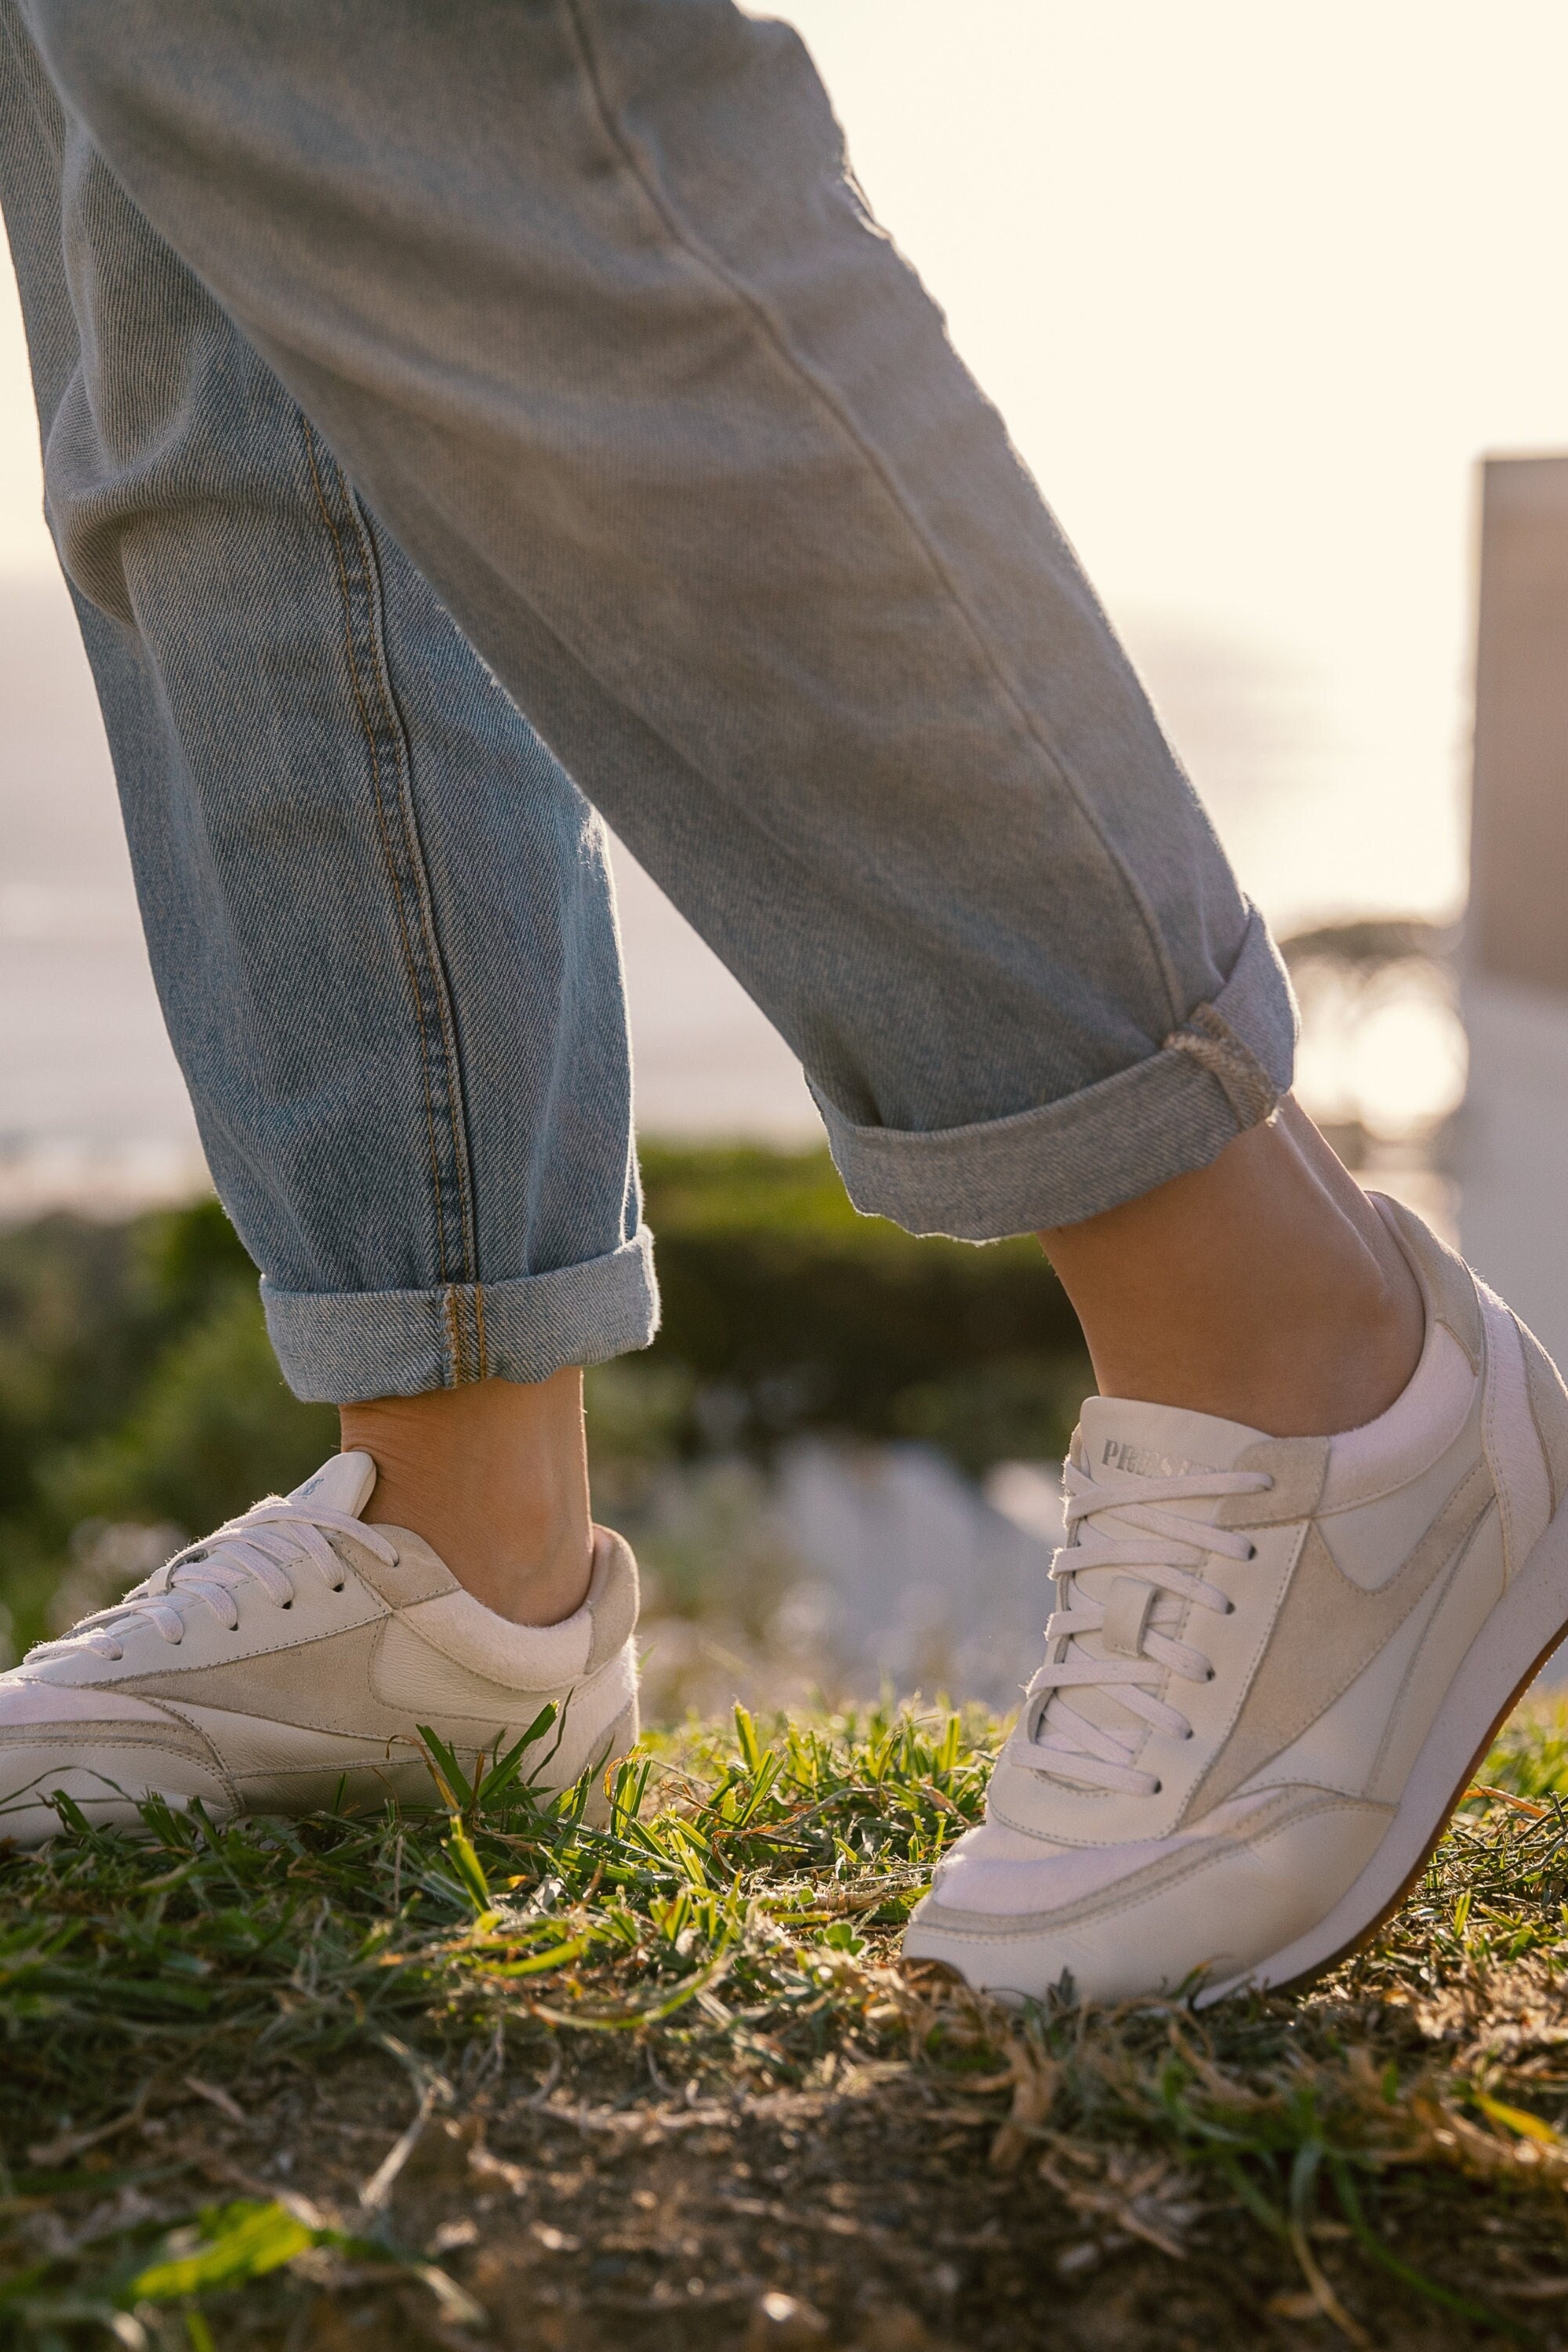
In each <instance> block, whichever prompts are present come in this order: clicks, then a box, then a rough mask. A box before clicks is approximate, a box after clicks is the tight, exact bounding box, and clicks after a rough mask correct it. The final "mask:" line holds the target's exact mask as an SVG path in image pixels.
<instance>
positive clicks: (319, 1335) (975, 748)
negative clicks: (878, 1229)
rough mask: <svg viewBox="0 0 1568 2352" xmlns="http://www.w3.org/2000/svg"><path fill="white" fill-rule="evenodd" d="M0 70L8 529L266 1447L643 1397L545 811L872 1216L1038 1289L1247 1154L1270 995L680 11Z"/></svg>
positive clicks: (1078, 599)
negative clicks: (283, 1427) (24, 421)
mask: <svg viewBox="0 0 1568 2352" xmlns="http://www.w3.org/2000/svg"><path fill="white" fill-rule="evenodd" d="M0 27H3V29H4V41H3V43H0V176H3V180H4V189H3V194H4V201H5V214H6V220H7V226H8V228H9V233H10V236H11V240H12V248H13V252H14V255H15V257H16V267H17V272H18V277H19V278H20V281H21V287H22V293H23V301H24V309H25V312H26V321H27V331H28V337H29V344H30V349H31V353H32V361H33V368H34V373H35V379H36V383H37V394H38V405H39V411H40V415H41V419H42V427H43V436H44V446H45V460H46V467H45V470H46V484H47V509H48V515H49V520H50V523H51V527H52V529H53V531H54V534H55V539H56V542H57V545H58V549H59V552H60V558H61V562H62V563H63V565H64V568H65V571H66V573H67V575H68V579H69V581H70V583H71V586H72V589H73V592H74V593H75V596H76V600H77V605H78V610H79V614H80V617H81V624H82V628H83V632H84V635H85V637H86V640H87V645H88V650H89V656H90V657H91V660H92V664H93V669H94V673H95V677H96V679H97V683H98V688H99V691H100V697H101V700H102V704H103V709H104V715H105V719H106V721H107V725H108V729H109V734H110V745H111V748H112V751H113V754H114V761H115V769H116V774H117V777H118V780H119V785H120V790H121V796H122V799H123V802H124V807H125V816H126V824H127V828H128V831H129V835H130V840H131V846H132V859H133V863H134V866H135V872H136V879H137V887H138V890H139V892H140V896H141V902H142V912H143V917H144V919H145V922H146V927H147V935H148V941H149V947H150V950H151V954H152V959H153V970H154V973H155V976H156V979H157V982H158V986H159V989H160V992H161V995H162V1000H163V1007H164V1011H165V1013H166V1016H167V1019H168V1023H169V1028H170V1033H171V1035H172V1037H173V1039H174V1047H175V1050H176V1053H177V1054H178V1055H179V1057H180V1061H181V1064H182V1066H183V1068H184V1073H185V1076H186V1078H187V1080H188V1083H189V1085H190V1088H191V1092H192V1097H193V1099H194V1102H195V1111H196V1117H197V1120H198V1123H199V1126H200V1129H201V1133H202V1138H203V1141H204V1145H205V1150H206V1152H207V1155H208V1158H209V1161H210V1164H211V1167H212V1171H213V1176H214V1180H215V1181H216V1185H217V1188H218V1191H219V1193H220V1195H221V1197H222V1199H223V1201H224V1202H225V1204H226V1207H227V1209H228V1210H229V1213H230V1214H231V1215H232V1216H233V1218H234V1221H235V1223H236V1225H237V1228H238V1230H239V1233H240V1235H241V1237H242V1239H243V1240H244V1242H245V1244H246V1245H247V1248H248V1249H249V1251H250V1253H251V1255H253V1256H254V1257H255V1259H256V1260H257V1262H258V1265H259V1266H260V1267H261V1270H262V1276H263V1283H262V1289H263V1296H264V1298H265V1302H266V1307H267V1314H268V1325H269V1328H270V1330H271V1333H272V1337H273V1340H274V1343H275V1345H276V1347H277V1349H278V1353H279V1359H280V1360H281V1362H282V1365H283V1369H284V1371H285V1374H286V1376H287V1378H288V1379H289V1382H290V1384H291V1385H292V1386H293V1388H294V1389H295V1390H296V1391H298V1392H299V1393H300V1394H301V1395H303V1396H309V1397H315V1398H329V1399H334V1400H339V1401H344V1400H348V1399H351V1398H359V1397H370V1396H377V1395H384V1394H388V1393H409V1392H413V1391H419V1390H423V1389H428V1388H434V1387H438V1386H442V1385H451V1384H453V1383H456V1382H459V1381H466V1380H470V1379H475V1378H479V1377H483V1376H485V1375H486V1374H492V1375H500V1376H503V1377H506V1378H510V1379H513V1380H536V1379H539V1378H542V1377H543V1376H544V1375H546V1374H548V1373H550V1372H552V1371H553V1370H556V1369H557V1368H559V1367H561V1366H563V1365H565V1364H569V1363H584V1362H593V1361H596V1360H601V1359H603V1358H605V1357H607V1356H610V1355H613V1354H616V1353H617V1352H619V1351H621V1350H623V1349H628V1348H632V1347H636V1346H638V1345H640V1344H642V1343H644V1342H645V1341H646V1340H647V1339H648V1337H649V1336H650V1335H651V1332H652V1329H653V1326H654V1322H655V1320H656V1318H657V1293H656V1290H655V1287H654V1281H653V1273H652V1265H651V1257H650V1251H649V1242H648V1235H647V1231H646V1229H645V1227H644V1226H643V1224H642V1223H641V1220H640V1213H639V1202H638V1193H637V1166H636V1155H635V1147H634V1143H633V1139H632V1117H631V1113H632V1102H631V1084H630V1073H629V1066H628V1055H627V1042H626V1014H625V1009H624V1004H623V999H622V989H621V972H620V964H619V958H618V951H617V945H616V921H615V910H614V904H613V897H612V892H611V887H610V881H609V877H608V872H607V868H606V864H605V845H604V835H603V831H602V827H601V824H600V821H599V817H598V816H597V815H596V814H595V811H602V812H603V813H604V814H605V817H607V818H608V819H609V820H610V822H611V823H612V824H614V825H615V826H616V829H617V831H618V832H619V833H620V834H621V835H622V836H623V838H624V839H625V840H626V843H627V844H628V845H629V846H630V848H631V849H632V850H633V851H634V852H635V854H636V855H637V857H638V858H639V859H640V860H641V861H642V863H643V864H644V865H645V866H647V869H648V870H649V871H650V872H651V873H652V874H653V876H654V877H655V878H656V879H657V880H658V882H659V883H661V884H662V885H663V887H664V888H665V889H666V890H667V891H668V893H669V895H670V897H671V898H673V899H674V900H675V902H676V904H677V905H678V906H679V908H681V909H682V911H683V912H684V913H685V914H686V915H687V917H688V918H689V919H690V921H691V922H692V923H693V924H694V925H695V926H696V928H697V929H698V930H699V931H700V932H701V934H702V935H703V937H704V938H705V939H706V940H708V941H709V942H710V945H711V946H712V947H713V948H714V950H716V951H717V953H718V954H719V955H720V956H721V958H722V959H723V960H724V961H725V962H726V963H727V964H728V965H729V967H730V968H731V971H734V972H735V974H736V975H737V977H738V978H739V979H740V981H741V982H742V984H743V985H744V986H745V988H746V989H747V990H748V991H749V992H750V993H751V994H752V996H753V997H754V999H755V1000H756V1002H757V1003H759V1004H760V1005H761V1007H762V1008H763V1011H764V1013H766V1014H767V1015H768V1017H769V1019H770V1020H772V1021H773V1024H775V1025H776V1027H777V1028H778V1029H779V1030H780V1031H781V1032H782V1033H783V1034H784V1037H785V1038H786V1039H787V1040H788V1042H789V1043H790V1045H792V1046H793V1047H794V1049H795V1052H796V1053H797V1054H798V1055H799V1056H800V1058H801V1060H802V1062H803V1064H804V1066H805V1071H806V1074H807V1076H808V1078H809V1080H810V1083H811V1086H812V1088H813V1091H814V1094H815V1096H816V1101H817V1103H818V1105H819V1107H820V1109H821V1111H822V1115H823V1118H824V1120H825V1122H826V1129H827V1133H828V1137H829V1139H830V1142H831V1144H832V1148H833V1151H834V1155H835V1158H836V1160H837V1164H838V1167H839V1169H840V1171H841V1172H842V1174H843V1177H844V1180H845V1182H846V1184H847V1188H848V1190H849V1192H850V1195H851V1197H852V1198H853V1200H854V1201H855V1202H856V1203H857V1205H858V1207H860V1208H861V1209H863V1210H865V1211H867V1212H868V1213H876V1214H879V1215H884V1216H889V1217H892V1218H895V1219H897V1220H898V1221H899V1222H900V1223H902V1224H904V1225H906V1226H908V1227H909V1228H910V1230H912V1231H914V1232H917V1233H944V1234H953V1235H956V1236H959V1237H961V1238H964V1239H969V1240H974V1241H983V1240H986V1239H991V1238H994V1237H997V1236H999V1235H1002V1234H1010V1233H1016V1232H1021V1231H1025V1230H1027V1229H1030V1228H1034V1227H1040V1226H1048V1225H1054V1224H1060V1223H1070V1222H1073V1221H1075V1220H1078V1219H1080V1218H1083V1217H1086V1216H1089V1215H1092V1214H1094V1213H1096V1212H1098V1211H1100V1210H1103V1209H1106V1208H1109V1207H1110V1206H1112V1205H1114V1204H1115V1203H1117V1202H1121V1201H1125V1200H1127V1199H1129V1198H1131V1197H1132V1196H1134V1195H1136V1194H1138V1193H1140V1192H1145V1191H1147V1190H1148V1189H1150V1188H1151V1187H1152V1186H1153V1185H1156V1184H1159V1183H1162V1182H1163V1181H1166V1180H1167V1179H1169V1178H1172V1177H1173V1176H1176V1175H1178V1174H1180V1173H1182V1172H1184V1171H1186V1170H1190V1169H1194V1168H1198V1167H1201V1166H1203V1165H1205V1164H1206V1163H1207V1162H1208V1161H1209V1160H1212V1159H1213V1158H1214V1157H1215V1154H1216V1153H1217V1152H1218V1151H1220V1150H1222V1149H1223V1148H1224V1146H1225V1145H1226V1143H1227V1142H1228V1141H1229V1140H1230V1139H1232V1138H1233V1137H1234V1136H1236V1135H1237V1132H1238V1131H1240V1130H1241V1129H1244V1128H1246V1127H1247V1126H1249V1125H1251V1124H1253V1123H1255V1122H1256V1121H1257V1120H1258V1119H1260V1118H1264V1117H1266V1116H1267V1115H1268V1111H1269V1110H1270V1109H1271V1108H1272V1107H1273V1105H1274V1103H1275V1102H1276V1101H1277V1099H1278V1098H1279V1094H1280V1093H1281V1092H1282V1091H1283V1089H1284V1088H1285V1087H1287V1086H1288V1085H1289V1077H1290V1067H1291V1057H1292V1052H1293V1044H1294V1013H1293V1007H1292V1004H1291V1001H1290V995H1289V986H1288V983H1287V982H1286V980H1285V976H1284V973H1283V971H1282V969H1281V967H1280V964H1279V959H1278V956H1277V954H1276V952H1275V950H1274V948H1273V946H1272V943H1271V942H1270V940H1269V939H1268V933H1267V930H1266V929H1265V927H1264V925H1263V923H1262V921H1261V919H1260V918H1259V917H1258V914H1257V913H1256V911H1255V910H1254V909H1253V908H1250V907H1249V906H1248V904H1247V901H1246V899H1245V898H1243V896H1242V895H1241V893H1240V891H1239V890H1238V888H1237V884H1236V881H1235V879H1234V877H1232V875H1231V873H1230V870H1229V868H1228V866H1227V865H1226V860H1225V857H1224V856H1223V854H1222V852H1221V850H1220V848H1219V845H1218V844H1217V842H1216V840H1215V835H1214V833H1213V830H1212V828H1211V826H1210V824H1209V823H1208V820H1207V818H1206V816H1205V814H1204V811H1203V809H1202V807H1201V806H1200V804H1199V803H1198V801H1197V799H1196V797H1195V795H1194V793H1193V791H1192V789H1191V787H1190V785H1189V784H1188V782H1187V781H1186V779H1185V778H1184V775H1183V773H1182V771H1181V769H1180V766H1179V764H1178V763H1177V761H1176V760H1175V758H1174V756H1173V753H1172V751H1171V750H1170V749H1169V747H1168V746H1167V744H1166V743H1165V741H1164V740H1163V736H1162V734H1161V731H1160V729H1159V726H1158V723H1157V721H1156V719H1154V716H1153V714H1152V711H1151V709H1150V708H1149V705H1148V702H1147V700H1146V698H1145V697H1144V695H1143V693H1142V688H1140V686H1139V683H1138V681H1137V679H1136V677H1135V676H1134V675H1133V673H1132V671H1131V667H1130V665H1129V664H1128V662H1127V660H1126V658H1125V656H1123V654H1122V653H1121V649H1120V647H1119V646H1118V645H1117V643H1116V640H1115V638H1114V635H1112V632H1111V630H1110V626H1109V625H1108V623H1107V621H1106V619H1105V616H1104V614H1102V612H1101V611H1100V606H1099V604H1097V602H1096V600H1095V597H1094V595H1093V593H1092V592H1091V590H1090V589H1089V585H1088V583H1086V581H1085V579H1084V577H1083V574H1082V572H1080V570H1079V567H1078V565H1077V563H1076V562H1075V560H1074V558H1073V555H1072V553H1071V551H1070V550H1069V549H1068V546H1067V544H1066V542H1065V541H1064V540H1063V538H1062V536H1061V533H1060V531H1059V530H1058V527H1057V526H1056V524H1055V522H1054V521H1053V520H1052V518H1051V516H1050V514H1049V513H1048V512H1047V509H1046V507H1045V506H1044V504H1043V502H1042V500H1041V499H1040V497H1039V494H1038V492H1037V489H1036V488H1035V486H1034V484H1033V483H1032V481H1031V480H1030V478H1029V477H1028V476H1027V475H1026V472H1025V470H1024V468H1023V467H1022V465H1021V464H1020V462H1019V460H1018V457H1017V456H1016V453H1015V451H1014V450H1013V448H1012V447H1011V446H1010V444H1009V442H1008V440H1007V437H1006V434H1005V428H1004V426H1003V425H1002V423H1001V421H1000V419H999V418H998V416H997V415H996V414H995V412H994V410H993V409H992V408H991V406H990V405H989V404H988V403H987V402H986V401H985V399H984V396H983V394H981V393H980V392H979V391H978V389H977V388H976V386H975V384H974V383H973V380H972V379H971V378H970V376H969V375H968V374H967V373H966V372H965V370H964V369H963V365H962V364H961V362H959V360H958V359H957V357H956V355H955V354H954V352H953V351H952V347H951V345H950V344H949V342H948V341H947V338H946V334H945V331H944V327H943V322H942V316H941V314H940V312H939V311H938V310H936V308H935V307H934V305H933V304H932V303H931V300H930V299H929V298H928V297H927V295H926V294H925V293H924V291H923V289H921V286H920V284H919V281H918V280H917V278H915V276H914V275H913V273H912V272H911V270H910V268H909V267H908V265H907V264H906V263H905V262H904V261H903V259H902V258H901V257H900V255H899V253H898V251H897V249H896V247H894V246H893V245H892V243H891V242H890V241H889V238H888V237H887V236H886V235H885V234H884V233H883V232H882V231H881V230H880V229H879V227H878V226H877V225H876V223H875V222H874V221H873V220H872V218H871V217H870V215H868V211H867V208H866V205H865V203H864V200H863V198H862V197H861V195H860V194H859V192H858V188H857V186H856V184H855V182H854V179H853V176H852V175H851V173H850V172H849V170H848V166H847V161H846V157H845V153H844V148H843V142H842V138H841V134H840V132H839V131H838V128H837V124H836V122H835V121H834V118H833V115H832V112H831V110H830V108H829V106H828V103H827V100H826V95H825V93H824V91H823V89H822V87H821V84H820V82H819V80H818V79H817V77H816V73H815V70H814V69H813V68H812V65H811V63H810V60H809V58H808V57H807V55H806V53H805V49H804V47H803V46H802V45H801V43H800V41H799V40H798V38H797V37H796V36H795V34H794V33H793V32H791V31H790V30H789V29H788V28H787V27H785V26H782V25H778V24H774V23H770V22H765V21H762V20H759V19H756V18H753V17H750V16H743V15H742V14H741V13H740V12H739V11H738V10H737V9H736V8H735V7H733V6H732V5H731V0H468V5H464V6H462V7H460V8H458V7H454V6H453V5H450V0H376V5H374V6H372V5H367V0H268V5H266V6H265V7H257V6H255V5H253V0H0ZM1152 396H1157V394H1154V395H1152Z"/></svg>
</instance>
